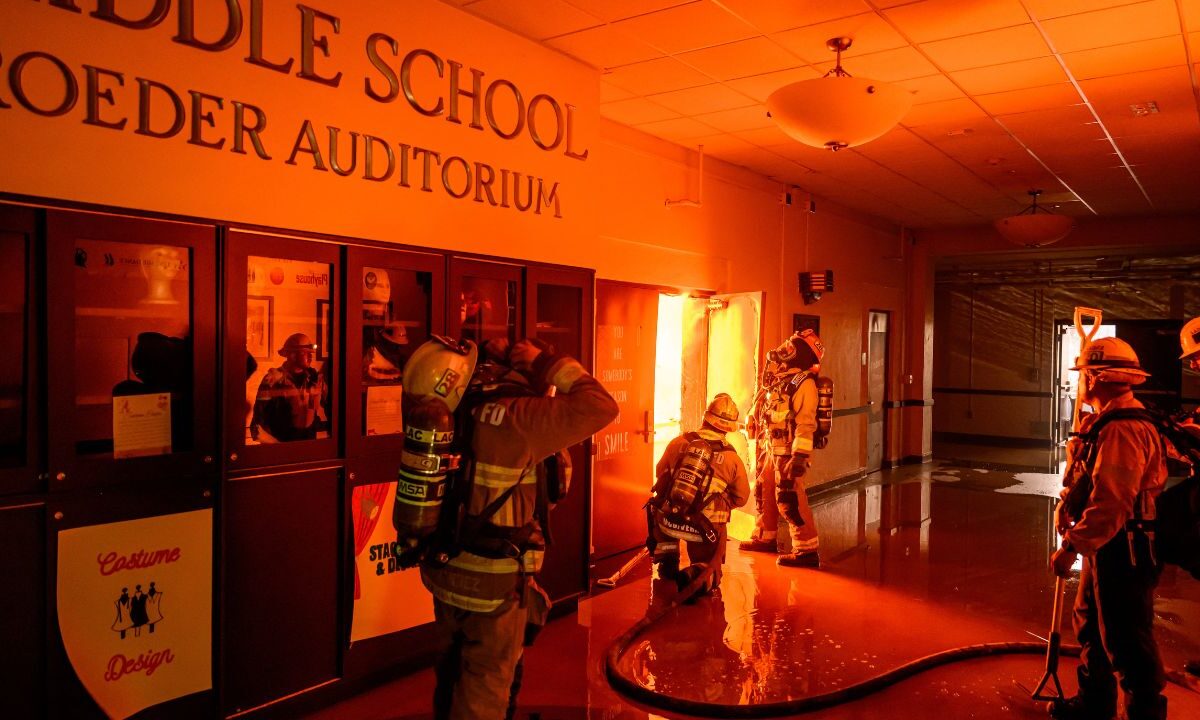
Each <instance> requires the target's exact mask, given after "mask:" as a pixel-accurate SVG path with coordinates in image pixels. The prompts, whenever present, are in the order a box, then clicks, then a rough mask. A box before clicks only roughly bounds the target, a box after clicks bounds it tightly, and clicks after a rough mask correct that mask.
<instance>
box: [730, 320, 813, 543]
mask: <svg viewBox="0 0 1200 720" xmlns="http://www.w3.org/2000/svg"><path fill="white" fill-rule="evenodd" d="M824 355H825V346H824V345H823V344H822V343H821V339H820V338H819V337H817V334H816V333H814V332H813V331H812V330H804V331H801V332H797V333H794V334H793V335H792V336H791V337H789V338H788V339H787V340H785V341H784V342H783V343H782V344H781V345H780V346H779V347H777V348H775V349H774V350H772V351H770V352H769V353H767V360H768V367H767V371H766V372H765V373H764V374H763V382H762V385H761V387H760V391H759V395H758V398H757V399H756V401H755V405H754V408H753V409H752V410H751V416H750V423H749V429H750V432H751V434H752V435H755V434H757V435H758V437H759V440H760V442H761V444H762V445H763V446H764V447H763V450H764V451H763V452H762V453H761V454H760V458H761V461H760V462H759V473H758V478H757V481H756V483H755V487H754V497H755V501H756V503H757V505H758V511H759V514H758V520H757V521H756V522H755V526H754V534H753V535H752V536H751V539H750V540H747V541H745V542H743V543H741V545H740V547H741V549H742V550H749V551H752V552H769V553H777V552H779V548H778V543H777V540H776V528H777V527H778V524H779V516H780V515H782V516H783V517H784V519H785V520H787V522H788V531H789V533H790V535H791V542H792V551H791V552H790V553H787V554H782V555H780V556H779V558H778V563H779V564H780V565H784V566H788V567H819V566H820V557H819V555H818V549H819V547H820V540H819V538H818V537H817V526H816V523H815V522H814V520H813V514H812V508H811V507H810V506H809V504H808V493H807V492H806V491H805V488H804V476H805V474H806V473H807V472H808V468H809V458H810V456H811V455H812V453H813V450H814V448H815V447H817V445H816V442H817V441H816V439H815V436H816V434H817V431H818V414H817V404H818V389H817V388H818V379H819V373H820V369H821V359H822V358H823V357H824Z"/></svg>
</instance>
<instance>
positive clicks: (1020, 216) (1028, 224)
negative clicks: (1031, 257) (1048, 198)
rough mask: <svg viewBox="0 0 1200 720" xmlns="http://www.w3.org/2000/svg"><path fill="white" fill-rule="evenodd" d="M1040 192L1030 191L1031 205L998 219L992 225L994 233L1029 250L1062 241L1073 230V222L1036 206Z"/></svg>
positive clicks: (1071, 219) (1064, 216)
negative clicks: (994, 229)
mask: <svg viewBox="0 0 1200 720" xmlns="http://www.w3.org/2000/svg"><path fill="white" fill-rule="evenodd" d="M1041 194H1042V191H1041V190H1030V191H1029V195H1030V197H1032V198H1033V203H1032V204H1030V206H1029V207H1027V208H1025V209H1024V210H1022V211H1021V212H1019V213H1017V214H1016V215H1013V216H1011V217H1006V218H1000V219H999V220H997V221H996V222H995V223H994V225H995V227H996V231H997V232H999V233H1000V235H1001V236H1002V237H1003V238H1004V239H1005V240H1007V241H1009V242H1010V243H1013V244H1014V245H1022V246H1024V247H1029V248H1039V247H1042V246H1044V245H1050V244H1051V243H1056V242H1058V241H1059V240H1062V239H1063V238H1065V237H1066V236H1067V234H1068V233H1070V232H1071V230H1073V229H1074V228H1075V220H1074V219H1073V218H1070V217H1067V216H1066V215H1055V214H1054V213H1052V212H1050V211H1049V210H1047V209H1046V208H1044V207H1039V206H1038V204H1037V200H1038V195H1041Z"/></svg>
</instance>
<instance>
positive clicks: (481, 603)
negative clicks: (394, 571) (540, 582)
mask: <svg viewBox="0 0 1200 720" xmlns="http://www.w3.org/2000/svg"><path fill="white" fill-rule="evenodd" d="M421 579H422V580H424V582H425V589H426V590H428V591H429V592H431V593H433V595H434V597H436V598H437V599H438V600H441V601H442V602H444V603H446V604H447V605H453V606H454V607H457V608H462V609H463V610H470V611H471V612H492V611H493V610H495V609H496V608H498V607H500V606H501V605H503V604H504V601H505V600H506V599H507V598H500V599H497V600H481V599H480V598H474V597H471V596H469V595H461V594H459V593H456V592H453V591H451V590H446V589H445V588H442V587H438V586H437V585H435V584H433V583H432V582H430V581H429V580H427V579H425V578H424V577H422V578H421Z"/></svg>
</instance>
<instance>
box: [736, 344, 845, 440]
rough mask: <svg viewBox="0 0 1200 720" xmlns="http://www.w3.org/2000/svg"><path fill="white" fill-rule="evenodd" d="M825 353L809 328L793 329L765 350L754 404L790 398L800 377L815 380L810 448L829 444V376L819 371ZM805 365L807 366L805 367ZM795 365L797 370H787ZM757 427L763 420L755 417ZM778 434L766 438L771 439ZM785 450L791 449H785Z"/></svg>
mask: <svg viewBox="0 0 1200 720" xmlns="http://www.w3.org/2000/svg"><path fill="white" fill-rule="evenodd" d="M824 357H825V344H824V343H822V342H821V339H820V338H819V337H817V334H816V333H815V332H813V331H812V330H802V331H800V332H797V333H793V334H792V336H791V337H789V338H788V339H787V340H784V341H783V343H781V344H780V345H779V347H777V348H775V349H773V350H768V351H767V361H768V363H769V365H768V367H767V370H766V371H765V372H764V373H763V383H762V386H761V387H760V388H759V397H757V398H755V402H754V407H755V408H756V409H757V408H758V407H759V406H760V401H761V400H763V399H765V400H766V401H767V402H768V403H770V402H771V401H772V400H774V399H776V398H787V399H788V400H787V401H788V402H790V398H791V397H792V396H793V395H795V393H796V391H797V390H799V389H800V385H801V384H803V383H804V381H805V380H806V379H807V378H809V377H812V378H813V381H814V382H815V383H816V384H817V428H816V430H815V431H814V432H813V448H814V449H816V450H821V449H824V448H825V447H826V446H828V445H829V434H830V433H831V432H832V431H833V378H830V377H826V376H824V375H821V374H820V370H821V360H823V359H824ZM806 365H807V367H805V366H806ZM789 368H790V369H799V370H800V372H798V373H791V374H789V373H788V372H787V370H788V369H789ZM757 424H758V425H759V426H760V427H763V428H765V427H766V425H767V423H763V422H761V421H758V422H757ZM775 439H778V438H768V440H775ZM787 452H789V453H790V452H791V451H790V449H787Z"/></svg>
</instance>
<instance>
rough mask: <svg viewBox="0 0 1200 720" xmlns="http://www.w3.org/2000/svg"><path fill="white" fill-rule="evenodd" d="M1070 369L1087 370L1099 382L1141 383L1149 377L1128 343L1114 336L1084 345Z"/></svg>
mask: <svg viewBox="0 0 1200 720" xmlns="http://www.w3.org/2000/svg"><path fill="white" fill-rule="evenodd" d="M1071 369H1072V370H1080V371H1086V372H1089V373H1091V374H1092V375H1093V376H1094V377H1095V378H1096V380H1097V381H1099V382H1109V383H1122V384H1126V385H1141V384H1142V383H1144V382H1146V378H1148V377H1150V373H1148V372H1146V371H1145V370H1143V369H1142V364H1141V362H1140V361H1139V360H1138V356H1137V353H1136V352H1134V351H1133V348H1132V347H1130V345H1129V343H1127V342H1125V341H1124V340H1121V339H1120V338H1115V337H1110V338H1101V339H1099V340H1094V341H1092V342H1090V343H1088V344H1087V345H1085V346H1084V347H1083V350H1081V351H1080V353H1079V357H1078V358H1077V359H1076V360H1075V366H1074V367H1072V368H1071Z"/></svg>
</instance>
